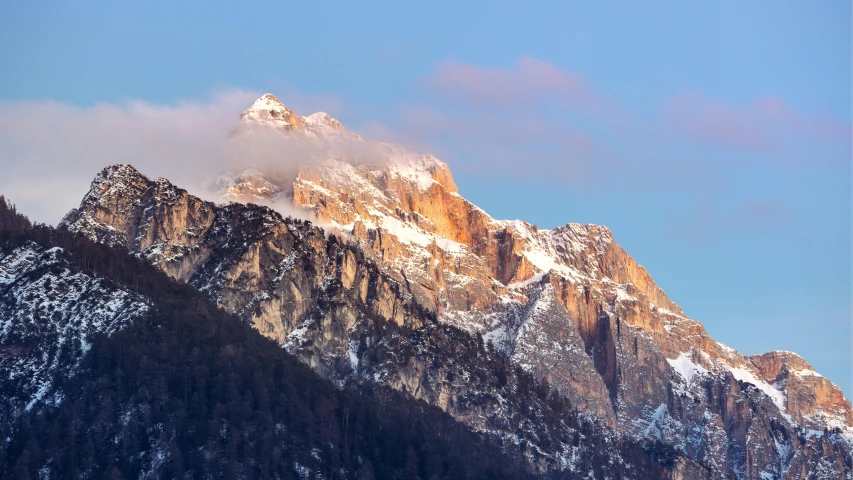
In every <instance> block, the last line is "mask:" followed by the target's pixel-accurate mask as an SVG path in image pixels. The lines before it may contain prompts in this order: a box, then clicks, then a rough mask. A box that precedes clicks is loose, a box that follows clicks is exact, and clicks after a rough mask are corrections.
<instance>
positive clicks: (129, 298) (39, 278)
mask: <svg viewBox="0 0 853 480" xmlns="http://www.w3.org/2000/svg"><path fill="white" fill-rule="evenodd" d="M148 309H149V307H148V305H147V303H146V302H145V300H144V299H143V298H142V297H140V296H138V295H136V294H133V293H130V292H128V291H126V290H123V289H120V288H116V287H115V286H113V285H111V284H110V283H109V282H107V281H106V280H103V279H99V278H94V277H92V276H90V275H87V274H84V273H81V272H79V271H77V270H76V268H75V267H73V266H72V265H71V264H70V263H69V262H68V261H67V260H65V257H64V255H63V251H62V249H59V248H51V249H49V250H44V249H43V248H41V247H39V246H38V245H36V244H34V243H32V244H28V245H26V246H23V247H19V248H17V249H15V250H12V251H5V252H4V251H2V250H0V318H2V319H3V322H2V325H0V391H2V392H3V395H0V397H2V399H3V401H2V402H0V408H2V411H0V417H4V416H5V417H6V418H8V416H9V415H15V414H16V412H19V411H20V410H21V409H22V408H24V409H27V410H29V409H30V408H32V407H33V405H35V403H36V402H38V401H40V400H44V399H45V396H46V395H47V394H48V393H49V392H51V391H52V389H53V379H54V378H57V376H58V375H60V376H66V375H69V374H71V373H72V372H73V371H74V369H75V368H76V365H78V363H79V361H80V359H81V358H82V356H83V355H84V354H85V353H86V352H87V351H88V350H89V348H90V347H91V342H92V339H93V338H94V337H95V336H98V335H103V334H106V335H110V334H112V333H114V332H116V331H118V330H120V329H122V328H124V327H126V326H128V325H129V324H130V323H132V322H133V321H134V320H135V319H138V318H140V317H141V316H142V315H144V314H145V313H146V312H147V311H148ZM50 398H51V399H52V401H53V400H56V401H59V400H61V398H62V395H61V394H60V393H58V392H57V393H56V394H55V395H52V396H51V397H50Z"/></svg>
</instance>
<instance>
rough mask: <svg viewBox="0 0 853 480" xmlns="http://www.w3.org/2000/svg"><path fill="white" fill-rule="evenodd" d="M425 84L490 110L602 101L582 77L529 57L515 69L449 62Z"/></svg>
mask: <svg viewBox="0 0 853 480" xmlns="http://www.w3.org/2000/svg"><path fill="white" fill-rule="evenodd" d="M423 83H424V85H426V86H427V87H428V88H429V89H431V90H432V91H434V92H437V93H441V94H445V95H450V96H454V97H457V98H460V99H463V100H465V101H468V102H471V103H474V104H481V105H487V106H489V107H494V106H497V105H518V104H522V103H528V104H530V103H535V102H542V101H547V102H555V101H556V102H560V103H561V104H564V105H572V106H576V107H580V106H584V107H591V106H593V105H595V104H596V103H597V102H599V101H600V99H599V98H598V97H597V95H596V94H595V93H594V92H593V91H592V89H591V88H590V87H589V85H588V84H587V82H586V81H585V80H584V79H583V78H582V77H580V76H579V75H577V74H574V73H572V72H568V71H565V70H562V69H560V68H557V67H555V66H554V65H551V64H550V63H548V62H544V61H542V60H538V59H535V58H530V57H520V58H519V59H518V60H517V61H516V62H515V65H513V66H512V67H503V66H489V67H480V66H477V65H473V64H470V63H465V62H459V61H455V60H448V61H445V62H442V63H440V64H439V65H438V67H437V68H436V70H435V72H434V73H433V74H431V75H430V76H428V77H427V78H426V79H424V82H423Z"/></svg>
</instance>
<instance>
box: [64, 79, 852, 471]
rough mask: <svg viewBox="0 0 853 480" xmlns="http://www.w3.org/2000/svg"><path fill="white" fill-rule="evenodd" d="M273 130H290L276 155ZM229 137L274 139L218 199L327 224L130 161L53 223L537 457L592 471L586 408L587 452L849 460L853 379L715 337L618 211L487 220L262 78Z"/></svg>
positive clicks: (779, 466)
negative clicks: (844, 385)
mask: <svg viewBox="0 0 853 480" xmlns="http://www.w3.org/2000/svg"><path fill="white" fill-rule="evenodd" d="M269 135H273V136H274V138H276V139H278V138H279V137H280V138H281V139H283V141H284V139H286V141H284V143H280V144H279V143H276V144H275V145H276V146H282V148H286V149H282V150H281V151H280V152H279V157H274V156H273V157H269V156H268V155H269V154H270V152H269V151H268V150H267V149H268V147H269V144H268V140H269V138H270V137H269ZM231 136H232V140H233V141H234V142H235V143H237V144H242V145H244V146H245V145H249V146H253V145H254V146H255V147H256V149H255V150H251V151H253V152H256V153H257V152H258V151H260V150H263V153H264V155H260V156H251V155H250V156H249V161H248V162H244V163H243V164H242V165H241V166H240V168H239V169H236V170H235V171H233V172H230V173H228V174H226V175H224V176H222V177H220V178H219V180H218V185H219V186H220V188H222V192H223V200H228V201H244V202H251V203H265V204H267V205H271V206H280V205H282V204H287V205H288V207H289V208H291V209H296V210H297V211H298V212H301V214H304V215H305V216H306V217H309V218H312V219H314V222H315V223H316V224H317V225H320V226H321V227H322V230H321V229H317V228H312V227H310V226H309V224H308V223H305V222H299V221H296V220H292V219H284V218H282V217H281V216H280V215H278V214H277V213H276V212H275V211H273V210H271V209H269V208H265V207H263V206H258V205H251V204H250V205H240V204H237V203H232V204H230V205H226V206H217V205H215V204H213V203H209V202H203V201H201V200H200V199H198V198H197V197H194V196H192V195H190V194H189V193H187V192H186V191H183V190H181V189H179V188H177V187H175V186H173V185H171V183H169V182H168V181H167V180H165V179H157V180H149V179H148V178H146V177H144V176H143V175H141V174H140V173H139V172H137V171H136V170H134V169H133V168H132V167H130V166H121V165H117V166H111V167H108V168H107V169H105V170H104V171H102V172H101V173H100V174H99V175H98V176H97V177H96V179H95V181H94V182H93V183H92V187H91V189H90V191H89V193H88V194H87V195H86V196H85V197H84V199H83V201H82V203H81V205H80V207H79V208H77V209H75V210H73V211H72V212H70V213H69V214H68V216H66V218H65V219H64V220H63V222H62V226H64V227H66V228H68V229H69V230H71V231H73V232H76V233H79V234H81V235H83V236H85V237H87V238H89V239H91V240H93V241H98V242H103V243H106V244H108V245H114V246H117V247H120V248H124V249H127V250H129V251H130V252H132V253H134V254H136V255H138V256H140V257H141V258H144V259H146V260H148V261H149V262H151V263H152V264H154V265H156V266H157V267H159V268H160V269H161V270H163V271H164V272H166V273H167V274H168V275H169V276H171V277H172V278H175V279H178V280H181V281H185V282H188V283H189V284H191V285H193V286H195V287H196V288H198V289H199V290H200V291H201V292H203V293H205V294H206V295H207V296H208V297H209V298H211V299H212V300H213V301H215V302H216V304H217V305H219V306H220V307H222V308H224V309H226V310H228V311H230V312H234V313H236V314H237V315H238V316H240V317H241V318H243V319H244V320H245V321H247V322H249V323H251V324H252V325H254V326H255V328H256V329H257V330H258V331H259V332H261V333H262V334H263V335H265V336H267V337H269V338H271V339H273V340H275V341H276V342H277V343H279V344H280V345H282V346H283V347H284V348H285V349H286V350H288V351H290V352H292V353H294V354H296V355H298V356H299V357H300V358H301V359H302V360H303V361H304V362H306V363H307V364H308V365H310V366H311V367H312V368H313V369H314V370H315V371H317V372H319V373H320V374H321V375H323V376H325V377H327V378H330V379H332V380H334V381H336V382H338V383H344V382H346V381H353V380H358V381H362V382H363V381H372V382H375V383H379V384H382V385H387V386H390V387H391V388H393V389H395V390H398V391H401V392H405V393H407V394H409V395H412V396H414V397H415V398H418V399H422V400H424V401H426V402H428V403H430V404H432V405H435V406H438V407H440V408H441V409H442V410H444V411H446V412H448V413H449V414H451V415H452V416H453V417H454V418H456V419H458V420H459V421H461V422H463V423H465V424H466V425H468V426H469V427H470V428H471V429H473V430H475V431H479V432H488V433H490V434H492V435H493V436H495V437H497V438H498V439H499V440H500V441H501V442H502V443H503V445H504V448H505V449H510V450H511V449H512V447H511V445H516V446H518V451H520V453H521V454H522V455H524V456H525V458H527V460H528V461H529V462H530V464H531V465H533V466H534V468H536V469H538V470H540V471H551V472H554V471H557V472H560V471H562V472H577V471H582V468H584V467H583V465H586V464H584V463H583V461H582V462H581V463H578V458H579V457H578V456H577V453H576V452H577V451H578V449H577V448H576V447H573V444H572V442H574V441H575V440H571V441H569V442H567V441H565V440H564V439H563V438H559V436H560V435H565V434H564V433H563V432H569V433H568V436H569V438H570V439H571V438H574V439H577V438H578V437H571V435H574V433H572V432H578V431H583V430H584V428H587V427H584V425H594V426H595V427H594V428H595V430H596V431H598V432H600V433H599V435H600V436H601V437H602V438H609V439H611V440H608V441H609V442H610V445H611V448H610V449H605V450H602V451H599V452H597V454H599V455H605V456H608V457H609V458H611V459H619V460H617V461H616V463H620V462H624V461H626V460H625V458H622V457H620V455H619V453H620V452H619V449H618V448H617V447H619V448H623V449H629V447H627V446H626V445H635V444H639V445H645V446H647V447H648V446H655V448H658V447H660V446H663V447H665V448H668V449H670V450H668V451H670V452H671V455H669V457H668V458H671V459H677V460H673V462H675V463H673V465H675V464H677V465H678V467H677V469H680V468H687V469H693V470H690V471H691V473H690V474H689V475H687V477H686V478H700V477H707V478H782V477H785V478H788V477H797V478H848V477H849V476H850V470H851V466H852V465H853V457H852V456H851V442H852V441H853V440H852V439H853V410H851V406H850V403H849V401H847V400H846V399H845V398H844V397H843V395H842V393H841V391H840V390H839V389H838V388H837V387H836V386H835V385H833V384H832V383H831V382H830V381H829V380H827V379H826V378H824V377H822V376H820V375H819V374H817V373H816V372H814V370H813V369H812V368H811V366H809V364H808V363H807V362H806V361H805V360H804V359H802V358H800V357H799V356H797V355H796V354H793V353H790V352H770V353H767V354H763V355H756V356H744V355H741V354H739V353H738V352H736V351H735V350H733V349H731V348H728V347H726V346H725V345H723V344H721V343H719V342H717V341H715V340H714V339H712V338H711V337H710V336H709V335H708V334H707V332H706V331H705V329H704V327H703V326H702V324H701V323H699V322H697V321H694V320H692V319H690V318H689V317H688V316H687V315H686V314H685V312H683V311H682V310H681V309H680V308H679V307H678V306H677V305H676V304H675V303H674V302H672V301H671V300H670V299H669V298H668V297H667V296H666V294H665V293H664V292H663V291H662V290H661V289H660V288H659V287H657V285H656V284H655V283H654V281H653V279H652V278H651V276H650V275H649V273H648V272H647V271H646V270H645V269H644V268H643V267H641V266H639V265H638V264H637V263H636V262H635V261H634V260H633V259H632V258H631V257H630V255H628V253H627V252H625V251H624V250H623V249H622V248H621V247H619V246H618V245H617V244H616V242H615V240H614V238H613V236H612V234H611V232H610V231H609V230H608V229H607V228H606V227H601V226H596V225H580V224H568V225H566V226H564V227H559V228H555V229H553V230H542V229H538V228H537V227H535V226H533V225H530V224H528V223H526V222H523V221H519V220H514V221H504V220H496V219H493V218H492V217H490V216H489V215H488V214H487V213H486V212H484V211H483V210H482V209H480V208H478V207H476V206H475V205H473V204H471V203H470V202H468V201H467V200H465V199H464V198H463V197H462V196H461V195H460V194H459V192H458V189H457V188H456V186H455V184H454V182H453V178H452V175H451V172H450V169H449V167H448V166H447V165H446V164H445V163H443V162H441V161H439V160H438V159H436V158H434V157H432V156H430V155H420V154H417V153H415V152H413V151H411V150H409V149H407V148H405V147H402V146H398V145H393V144H387V143H381V142H370V141H366V140H364V139H362V138H361V137H358V136H357V135H352V134H350V133H348V132H347V131H346V130H345V129H344V127H343V126H341V125H340V123H339V122H337V121H336V120H334V119H332V118H331V117H329V116H328V115H326V114H315V115H311V116H308V117H300V116H298V115H297V114H296V113H294V112H293V111H292V110H291V109H289V108H287V107H286V106H284V105H283V104H281V102H279V101H278V100H277V99H276V98H275V97H274V96H272V95H265V96H263V97H261V98H260V99H259V100H258V101H256V102H255V103H254V104H253V105H252V106H251V107H250V108H249V109H248V110H247V111H246V112H244V114H243V115H242V116H241V121H240V122H239V123H238V125H237V127H235V129H234V131H233V132H232V134H231ZM294 145H296V148H295V147H294ZM285 146H286V147H285ZM272 153H275V152H272ZM276 158H277V159H278V161H279V162H280V164H277V163H276V161H275V160H276ZM367 318H373V319H374V320H365V319H367ZM466 339H473V340H466ZM480 339H482V342H483V345H484V347H483V349H479V347H477V346H476V345H477V343H478V342H479V341H480ZM470 342H473V343H471V344H472V345H474V346H470V347H464V348H463V346H465V345H468V343H470ZM460 348H461V350H460ZM481 357H482V358H481ZM503 362H508V365H509V366H510V368H504V367H500V366H499V365H503V364H504V363H503ZM504 370H505V371H504ZM506 372H509V374H511V375H509V376H507V375H508V374H507V373H506ZM510 376H511V377H512V379H511V380H512V381H510V378H509V377H510ZM528 377H529V379H527V378H528ZM522 384H525V385H528V386H529V385H533V386H535V385H542V386H545V387H547V389H551V390H553V392H555V393H556V396H557V397H559V399H561V401H565V402H566V403H567V404H568V405H569V406H570V407H569V408H570V409H571V410H573V411H576V412H577V415H574V416H572V417H571V418H574V419H575V420H571V421H568V422H567V421H566V419H565V418H564V417H562V416H557V417H556V418H554V417H553V416H552V415H551V414H548V413H547V412H546V410H541V409H539V408H538V407H537V408H533V409H531V408H529V405H526V400H525V401H523V402H522V401H518V402H516V401H515V400H514V399H515V398H517V396H518V395H519V394H523V392H520V385H522ZM512 395H516V397H513V396H512ZM522 396H523V395H522ZM548 397H549V396H545V397H543V402H542V405H544V404H545V402H544V399H545V398H548ZM543 408H544V407H543ZM552 410H553V409H552ZM543 412H545V413H543ZM579 426H580V427H579ZM548 430H550V431H552V432H560V433H553V434H552V435H550V436H549V435H543V434H542V431H548ZM582 444H583V442H581V443H580V444H579V445H582ZM646 454H649V453H648V451H646ZM652 456H654V455H652ZM641 457H643V456H642V455H636V456H632V457H631V458H630V459H629V460H627V461H628V462H634V464H636V465H640V464H641V463H642V462H644V461H645V460H644V459H642V458H641ZM670 473H672V472H670Z"/></svg>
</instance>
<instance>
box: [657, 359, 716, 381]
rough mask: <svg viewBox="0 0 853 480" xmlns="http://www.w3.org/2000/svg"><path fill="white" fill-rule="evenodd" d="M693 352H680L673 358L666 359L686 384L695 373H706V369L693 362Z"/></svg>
mask: <svg viewBox="0 0 853 480" xmlns="http://www.w3.org/2000/svg"><path fill="white" fill-rule="evenodd" d="M692 358H693V354H692V353H691V352H681V354H680V355H679V356H678V357H677V358H675V359H669V358H667V359H666V361H667V362H669V365H670V366H671V367H672V369H673V370H675V371H676V373H678V374H679V375H681V378H683V379H684V381H685V382H687V384H690V382H691V381H692V380H693V377H695V376H696V375H701V374H704V373H708V370H707V369H705V368H704V367H702V366H701V365H698V364H696V363H694V362H693V360H692Z"/></svg>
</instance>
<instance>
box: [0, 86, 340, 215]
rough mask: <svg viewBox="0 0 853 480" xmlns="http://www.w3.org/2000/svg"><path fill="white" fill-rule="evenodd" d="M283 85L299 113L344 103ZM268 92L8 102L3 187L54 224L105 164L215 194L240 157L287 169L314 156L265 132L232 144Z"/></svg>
mask: <svg viewBox="0 0 853 480" xmlns="http://www.w3.org/2000/svg"><path fill="white" fill-rule="evenodd" d="M282 91H285V92H286V95H287V97H284V98H287V101H288V102H289V104H290V105H291V106H292V107H293V108H294V109H295V110H296V111H297V112H300V111H301V112H311V111H313V110H314V109H325V108H329V107H331V108H330V109H332V110H333V109H334V108H336V105H337V104H339V102H337V101H336V99H335V97H332V96H312V95H304V94H300V93H299V92H296V91H294V90H292V89H286V88H282ZM262 93H263V92H259V91H245V90H235V89H230V90H225V91H221V92H217V93H214V94H213V95H211V96H210V97H209V98H207V99H205V100H201V101H195V102H178V103H176V104H173V105H164V104H155V103H150V102H145V101H140V100H127V101H125V102H122V103H120V104H97V105H94V106H91V107H85V108H84V107H78V106H74V105H69V104H65V103H60V102H56V101H52V100H45V101H26V102H2V103H0V193H2V194H4V195H5V196H7V197H8V198H10V199H11V200H12V201H14V202H16V203H17V204H18V206H19V207H20V208H21V210H22V211H24V212H27V214H28V215H30V216H31V217H32V218H33V219H34V220H36V221H40V222H45V223H51V224H55V223H56V222H57V221H59V219H61V218H62V216H63V215H64V214H65V213H67V212H68V210H69V209H71V208H72V207H75V206H77V204H78V203H79V201H80V199H81V198H82V197H83V195H84V194H85V192H86V190H87V189H88V186H89V183H90V182H91V180H92V178H93V177H94V176H95V174H96V173H97V172H98V171H100V170H101V169H102V168H104V167H105V166H107V165H110V164H114V163H130V164H132V165H133V166H135V167H136V168H138V169H139V170H140V171H142V172H143V173H144V174H146V175H149V176H152V177H158V176H162V177H166V178H168V179H169V180H171V181H172V182H174V183H175V184H177V185H179V186H182V187H184V188H187V189H190V190H191V191H193V193H195V194H199V195H202V196H207V197H209V198H210V199H214V196H213V192H211V191H209V190H208V188H209V187H210V186H211V183H212V181H213V180H214V179H215V178H216V176H218V175H220V174H221V173H223V172H224V171H226V170H227V169H228V168H229V167H232V166H233V163H234V162H247V161H255V163H261V164H263V163H264V162H266V163H267V164H270V163H271V162H279V163H280V165H279V167H281V168H283V167H282V166H285V165H288V162H290V164H292V163H295V162H297V161H299V160H300V159H302V157H305V156H309V155H311V153H312V152H309V151H308V150H307V149H306V148H305V146H304V145H300V144H299V143H298V142H289V143H283V142H278V143H274V144H273V143H271V142H268V141H264V140H265V138H264V137H260V136H256V137H255V140H256V142H254V143H253V144H252V145H247V144H246V142H242V143H241V142H231V141H229V136H228V134H229V132H230V131H231V130H232V129H233V128H234V126H235V125H236V124H237V121H238V120H239V116H240V113H241V112H242V111H243V110H245V109H246V108H247V107H248V106H249V105H251V104H252V102H253V101H254V100H255V99H256V98H258V96H260V95H261V94H262ZM312 107H313V108H312ZM318 107H319V108H318ZM333 111H334V110H333ZM296 157H300V158H296Z"/></svg>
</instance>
